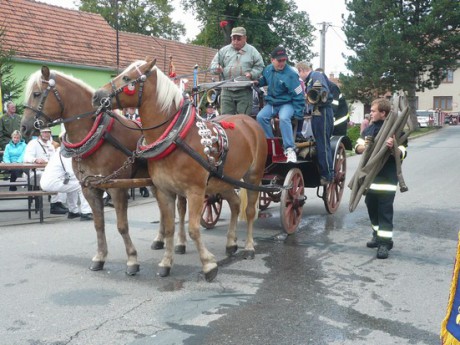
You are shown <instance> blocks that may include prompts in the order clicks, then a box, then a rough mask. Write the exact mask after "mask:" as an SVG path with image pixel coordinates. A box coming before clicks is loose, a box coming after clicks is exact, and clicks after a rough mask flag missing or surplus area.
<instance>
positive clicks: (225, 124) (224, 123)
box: [219, 121, 235, 129]
mask: <svg viewBox="0 0 460 345" xmlns="http://www.w3.org/2000/svg"><path fill="white" fill-rule="evenodd" d="M219 123H220V125H221V126H222V128H223V129H234V128H235V124H234V123H232V122H227V121H221V122H219Z"/></svg>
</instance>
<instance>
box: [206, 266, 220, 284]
mask: <svg viewBox="0 0 460 345" xmlns="http://www.w3.org/2000/svg"><path fill="white" fill-rule="evenodd" d="M217 271H218V268H217V267H215V268H213V269H212V270H210V271H209V272H207V273H205V274H204V279H206V281H207V282H208V283H209V282H212V281H213V280H214V278H215V277H216V276H217Z"/></svg>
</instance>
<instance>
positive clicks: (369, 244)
mask: <svg viewBox="0 0 460 345" xmlns="http://www.w3.org/2000/svg"><path fill="white" fill-rule="evenodd" d="M378 246H379V245H378V243H377V231H373V232H372V239H371V240H370V241H368V242H367V243H366V247H367V248H377V247H378Z"/></svg>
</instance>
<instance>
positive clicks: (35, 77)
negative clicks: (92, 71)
mask: <svg viewBox="0 0 460 345" xmlns="http://www.w3.org/2000/svg"><path fill="white" fill-rule="evenodd" d="M50 72H51V73H54V74H55V75H58V76H60V77H61V78H64V79H67V80H68V81H70V82H73V83H75V84H77V85H79V86H81V87H82V88H84V89H87V90H88V91H89V92H91V93H94V88H92V87H91V86H89V85H88V84H86V83H85V82H83V81H82V80H80V79H77V78H75V77H73V76H71V75H67V74H64V73H62V72H59V71H55V70H50ZM41 77H42V72H41V70H38V71H36V72H34V73H32V74H31V76H30V77H29V79H28V80H27V84H26V89H25V93H24V94H25V100H26V101H27V100H29V99H30V97H31V96H32V90H33V88H34V86H36V87H37V88H38V89H39V90H42V89H44V88H45V84H43V83H42V78H41Z"/></svg>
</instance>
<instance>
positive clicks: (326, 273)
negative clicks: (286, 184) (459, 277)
mask: <svg viewBox="0 0 460 345" xmlns="http://www.w3.org/2000/svg"><path fill="white" fill-rule="evenodd" d="M459 141H460V126H458V127H457V126H452V127H446V128H444V129H442V130H440V131H437V132H436V133H433V134H430V135H427V136H424V137H421V138H417V139H415V140H412V141H411V142H410V145H409V156H408V158H407V160H406V162H405V163H404V173H405V177H406V182H407V184H408V186H409V189H410V191H409V192H408V193H404V194H398V195H397V198H396V203H395V208H396V214H395V224H396V228H395V247H394V249H393V250H392V251H391V252H390V258H389V259H388V260H377V259H375V250H373V249H368V248H366V247H365V242H366V241H367V239H368V237H369V235H370V229H369V221H368V219H367V215H366V210H365V206H364V203H363V202H361V204H360V205H359V206H358V208H357V210H356V211H355V212H353V213H349V212H348V207H347V206H348V205H347V201H348V190H346V191H345V195H344V199H343V200H344V202H343V204H342V205H341V207H340V209H339V211H338V212H337V213H336V214H335V215H327V213H326V212H325V210H324V206H323V204H322V202H321V200H320V199H318V198H317V197H316V195H315V190H312V189H308V190H307V196H308V200H307V203H306V206H305V208H304V217H303V220H302V224H301V227H300V228H299V231H298V232H297V233H296V234H295V235H293V236H290V237H288V238H287V239H286V241H275V240H274V238H275V237H276V235H278V234H279V231H280V226H279V214H278V206H279V205H278V204H275V205H273V206H271V207H270V208H269V210H268V213H266V217H265V218H261V219H259V220H258V221H257V224H256V230H255V236H256V240H257V247H256V252H257V254H256V258H255V260H251V261H246V260H243V259H241V257H240V256H238V255H237V256H236V257H235V258H232V259H225V256H224V245H225V240H224V238H225V231H226V225H227V223H228V212H227V209H226V208H225V209H224V213H223V215H222V219H221V220H220V221H219V223H218V226H217V227H216V228H215V229H214V230H211V231H205V230H203V232H202V234H203V237H204V239H205V243H206V245H207V246H208V248H209V249H210V250H211V251H212V252H213V253H214V254H215V255H216V257H217V258H218V259H219V260H220V261H221V267H220V269H219V274H218V276H217V278H216V280H215V281H214V282H212V283H206V282H205V281H204V280H203V278H202V276H201V274H200V265H199V260H198V257H197V254H196V250H195V248H194V246H193V245H192V244H191V243H189V246H188V248H187V254H186V255H183V256H179V255H176V256H175V266H174V267H173V270H172V272H171V276H170V277H167V278H163V279H161V278H159V277H157V276H156V269H157V264H158V263H159V261H160V259H161V255H162V252H161V251H152V250H151V249H150V244H151V241H152V239H153V236H154V233H155V231H156V229H157V227H158V224H157V222H158V212H157V209H156V203H155V201H154V199H153V198H149V199H144V198H140V197H137V198H136V200H135V201H131V202H130V208H129V216H130V227H131V234H132V238H133V241H134V243H135V245H136V247H137V250H138V253H139V260H140V262H141V271H140V273H139V274H138V275H137V276H135V277H128V276H126V275H125V273H124V270H125V261H126V256H125V253H124V248H123V243H122V240H121V237H120V236H119V235H118V233H117V231H116V229H115V217H114V212H113V209H111V208H107V209H106V218H107V221H106V223H107V237H108V244H109V251H110V253H109V259H108V262H107V263H106V266H105V270H104V271H100V272H91V271H89V270H88V269H87V267H88V266H89V263H90V260H91V257H92V256H93V255H94V254H95V250H96V237H95V233H94V230H93V227H92V224H91V223H88V222H80V221H78V220H71V221H69V220H66V219H65V218H64V217H61V216H53V217H49V216H48V217H47V218H46V219H45V223H44V224H39V223H38V220H37V219H38V218H37V219H35V220H34V221H33V222H30V221H28V220H27V215H26V214H22V213H19V214H18V213H16V214H14V216H8V215H7V214H2V215H1V216H2V218H1V219H2V222H0V241H1V243H2V250H1V254H0V257H1V259H2V272H1V275H0V284H1V286H2V294H1V295H0V305H1V308H2V312H1V318H0V344H5V345H10V344H14V345H23V344H24V345H26V344H27V345H32V344H33V345H45V344H53V345H58V344H59V345H60V344H70V345H77V344H82V345H83V344H84V345H88V344H90V345H99V344H101V345H102V344H104V345H106V344H132V345H143V344H168V345H170V344H187V345H192V344H213V345H220V344H239V345H245V344H248V345H249V344H251V345H259V344H260V345H266V344H300V345H303V344H311V345H322V344H328V345H330V344H346V345H351V344H353V345H355V344H358V345H359V344H363V345H364V344H366V345H369V344H379V345H387V344H388V345H389V344H398V345H405V344H417V345H425V344H426V345H428V344H438V343H439V340H438V339H439V328H440V322H441V320H442V318H443V317H444V315H445V310H446V303H447V299H448V292H449V287H450V278H451V274H452V268H453V261H454V256H455V249H456V240H457V231H458V228H459V225H458V224H459V216H458V212H457V207H456V205H457V203H458V197H457V195H458V186H457V181H458V178H457V171H459V170H460V167H459V164H460V157H459V156H460V154H459V153H458V147H460V143H459ZM358 160H359V157H351V158H349V159H348V162H347V163H348V169H347V171H348V177H351V175H352V173H353V172H354V170H355V168H356V166H357V164H358ZM47 209H48V207H47ZM8 217H9V218H8ZM239 241H240V246H244V224H243V223H241V224H240V225H239Z"/></svg>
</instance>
